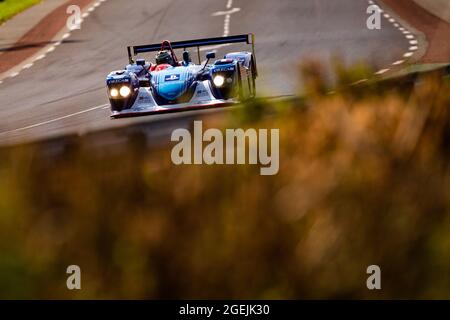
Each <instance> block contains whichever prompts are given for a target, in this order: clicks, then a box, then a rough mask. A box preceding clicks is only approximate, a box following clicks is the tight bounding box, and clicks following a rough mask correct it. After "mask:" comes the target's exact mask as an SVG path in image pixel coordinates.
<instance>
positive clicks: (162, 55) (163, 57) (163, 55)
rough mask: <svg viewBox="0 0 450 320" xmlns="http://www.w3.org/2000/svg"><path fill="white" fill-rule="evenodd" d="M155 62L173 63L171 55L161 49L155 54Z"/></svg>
mask: <svg viewBox="0 0 450 320" xmlns="http://www.w3.org/2000/svg"><path fill="white" fill-rule="evenodd" d="M156 64H157V65H159V64H170V65H173V58H172V55H171V54H170V53H169V52H168V51H167V50H163V51H160V52H158V54H157V55H156Z"/></svg>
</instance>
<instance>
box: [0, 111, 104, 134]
mask: <svg viewBox="0 0 450 320" xmlns="http://www.w3.org/2000/svg"><path fill="white" fill-rule="evenodd" d="M105 106H108V107H109V104H102V105H100V106H95V107H92V108H89V109H85V110H81V111H78V112H75V113H71V114H68V115H65V116H62V117H58V118H55V119H51V120H47V121H43V122H39V123H35V124H32V125H29V126H26V127H22V128H17V129H13V130H9V131H3V132H0V135H2V134H8V133H13V132H18V131H24V130H28V129H33V128H36V127H40V126H44V125H46V124H50V123H53V122H57V121H60V120H64V119H67V118H70V117H74V116H77V115H80V114H83V113H87V112H90V111H94V110H97V109H103V108H105Z"/></svg>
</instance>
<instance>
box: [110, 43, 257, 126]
mask: <svg viewBox="0 0 450 320" xmlns="http://www.w3.org/2000/svg"><path fill="white" fill-rule="evenodd" d="M239 43H246V44H248V45H251V46H252V52H247V51H242V52H230V53H227V54H226V55H225V56H224V58H223V59H218V60H215V61H214V62H213V63H210V61H211V60H212V59H215V58H216V54H215V52H214V51H210V52H208V53H206V60H205V62H203V63H202V62H201V55H200V52H201V50H200V48H201V47H209V48H211V49H212V48H219V47H223V46H227V45H231V44H239ZM188 48H197V56H198V63H193V62H192V59H191V54H190V52H189V51H187V49H188ZM254 48H255V45H254V35H253V34H245V35H236V36H228V37H218V38H208V39H197V40H188V41H179V42H172V43H171V42H170V41H168V40H165V41H163V42H162V44H150V45H143V46H130V47H128V58H129V64H128V65H127V66H126V67H125V69H123V70H118V71H113V72H111V73H110V74H109V75H108V76H107V78H106V85H107V90H108V97H109V101H110V104H111V118H121V117H128V116H138V115H147V114H156V113H165V112H173V111H181V110H192V109H200V108H201V109H202V108H209V107H219V106H226V105H232V104H236V103H239V102H241V101H243V100H246V99H251V98H253V97H255V94H256V84H255V79H256V77H257V76H258V73H257V68H256V57H255V49H254ZM176 49H182V50H183V52H182V59H181V60H178V58H177V56H176V54H175V50H176ZM202 49H208V48H202ZM148 52H157V54H156V57H155V61H154V62H152V61H147V60H146V59H143V58H139V57H138V55H140V54H143V53H148Z"/></svg>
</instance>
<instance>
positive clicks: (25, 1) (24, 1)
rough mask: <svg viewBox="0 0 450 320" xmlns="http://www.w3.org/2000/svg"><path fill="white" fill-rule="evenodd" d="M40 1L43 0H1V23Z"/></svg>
mask: <svg viewBox="0 0 450 320" xmlns="http://www.w3.org/2000/svg"><path fill="white" fill-rule="evenodd" d="M39 2H41V0H5V1H0V24H1V23H3V22H5V21H6V20H8V19H10V18H12V17H13V16H15V15H16V14H18V13H19V12H22V11H23V10H25V9H27V8H29V7H31V6H33V5H35V4H37V3H39Z"/></svg>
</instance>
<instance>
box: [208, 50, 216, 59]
mask: <svg viewBox="0 0 450 320" xmlns="http://www.w3.org/2000/svg"><path fill="white" fill-rule="evenodd" d="M215 57H216V53H215V52H213V51H211V52H208V53H207V54H206V59H208V60H210V59H214V58H215Z"/></svg>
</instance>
